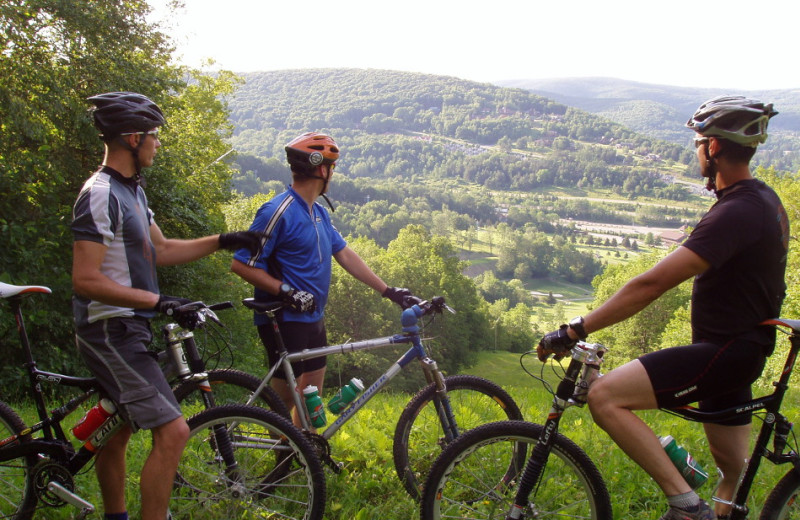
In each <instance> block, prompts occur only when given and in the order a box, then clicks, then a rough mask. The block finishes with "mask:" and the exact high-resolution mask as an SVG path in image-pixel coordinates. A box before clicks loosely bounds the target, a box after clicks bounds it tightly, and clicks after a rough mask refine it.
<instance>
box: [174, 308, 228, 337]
mask: <svg viewBox="0 0 800 520" xmlns="http://www.w3.org/2000/svg"><path fill="white" fill-rule="evenodd" d="M231 308H233V303H232V302H230V301H227V302H220V303H214V304H211V305H206V304H205V303H203V302H201V301H197V302H191V303H187V304H184V305H181V306H180V307H176V308H175V309H174V310H173V314H172V319H173V320H175V322H176V323H177V324H178V325H180V326H181V327H182V328H184V329H187V330H194V329H196V328H197V327H200V326H202V325H203V324H204V323H205V322H206V320H207V319H209V320H211V321H213V322H214V323H216V324H217V325H219V326H220V327H224V325H223V324H222V322H221V321H220V320H219V318H218V317H217V314H216V313H215V312H214V311H219V310H223V309H231Z"/></svg>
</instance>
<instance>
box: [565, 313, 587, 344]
mask: <svg viewBox="0 0 800 520" xmlns="http://www.w3.org/2000/svg"><path fill="white" fill-rule="evenodd" d="M569 328H571V329H572V330H573V331H575V334H577V335H578V339H580V340H584V339H586V338H587V336H589V335H588V334H586V329H585V328H584V327H583V316H578V317H577V318H572V321H570V322H569Z"/></svg>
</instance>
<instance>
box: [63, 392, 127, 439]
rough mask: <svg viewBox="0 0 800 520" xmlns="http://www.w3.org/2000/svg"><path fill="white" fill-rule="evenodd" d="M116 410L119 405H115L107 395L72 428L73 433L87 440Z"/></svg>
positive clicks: (76, 436)
mask: <svg viewBox="0 0 800 520" xmlns="http://www.w3.org/2000/svg"><path fill="white" fill-rule="evenodd" d="M116 411H117V407H116V406H114V403H113V402H112V401H111V400H110V399H106V398H105V397H104V398H102V399H100V402H98V403H97V404H96V405H94V406H93V407H92V409H91V410H89V411H88V412H86V415H84V416H83V419H81V420H80V421H79V422H78V424H76V425H75V426H74V427H73V428H72V435H74V436H75V438H76V439H78V440H79V441H85V440H86V439H88V438H89V437H91V436H92V434H93V433H94V432H95V430H97V428H99V427H100V425H101V424H103V423H104V422H105V421H106V419H108V418H109V417H111V416H112V415H114V412H116Z"/></svg>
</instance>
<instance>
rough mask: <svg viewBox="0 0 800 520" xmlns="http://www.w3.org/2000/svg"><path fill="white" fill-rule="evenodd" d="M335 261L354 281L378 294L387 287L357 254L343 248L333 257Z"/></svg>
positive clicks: (347, 248)
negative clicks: (363, 284)
mask: <svg viewBox="0 0 800 520" xmlns="http://www.w3.org/2000/svg"><path fill="white" fill-rule="evenodd" d="M333 257H334V258H335V259H336V261H337V262H338V263H339V265H341V266H342V267H343V268H344V270H345V271H347V272H348V273H350V275H351V276H353V278H355V279H356V280H358V281H360V282H362V283H365V284H366V285H368V286H370V287H372V288H373V289H375V290H376V291H378V293H380V294H383V292H384V291H385V290H386V289H387V287H388V285H387V284H386V282H384V281H383V280H381V279H380V277H379V276H378V275H377V274H375V273H374V272H372V269H370V268H369V266H368V265H367V264H366V263H365V262H364V260H362V259H361V257H360V256H358V253H356V252H355V251H353V250H352V249H350V247H349V246H345V247H344V248H343V249H342V250H340V251H339V252H338V253H336V254H335V255H333Z"/></svg>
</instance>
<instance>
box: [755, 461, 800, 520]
mask: <svg viewBox="0 0 800 520" xmlns="http://www.w3.org/2000/svg"><path fill="white" fill-rule="evenodd" d="M798 499H800V474H798V473H797V471H794V470H793V471H790V472H789V473H787V474H786V475H784V477H783V478H782V479H780V481H778V484H777V485H776V486H775V487H774V488H773V489H772V491H771V492H770V494H769V496H768V497H767V501H766V502H765V503H764V509H762V510H761V516H760V517H759V518H761V520H789V519H792V518H794V519H800V502H798Z"/></svg>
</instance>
